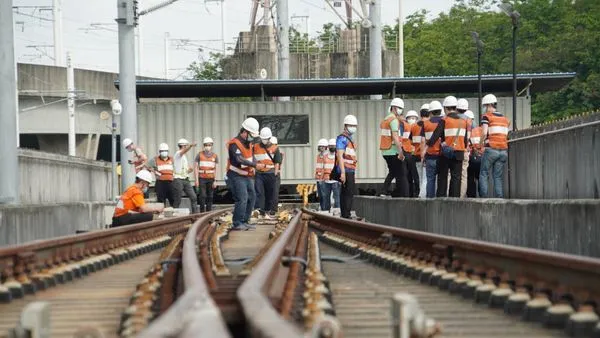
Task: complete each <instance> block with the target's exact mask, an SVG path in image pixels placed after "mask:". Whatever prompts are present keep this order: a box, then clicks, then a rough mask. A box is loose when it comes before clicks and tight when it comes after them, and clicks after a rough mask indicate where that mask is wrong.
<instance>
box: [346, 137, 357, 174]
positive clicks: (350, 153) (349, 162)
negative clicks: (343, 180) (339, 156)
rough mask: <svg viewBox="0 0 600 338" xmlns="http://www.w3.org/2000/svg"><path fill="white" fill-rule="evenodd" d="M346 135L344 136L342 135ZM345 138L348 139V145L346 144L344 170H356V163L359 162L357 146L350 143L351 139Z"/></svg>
mask: <svg viewBox="0 0 600 338" xmlns="http://www.w3.org/2000/svg"><path fill="white" fill-rule="evenodd" d="M342 135H344V134H342ZM344 137H347V138H348V144H346V149H344V156H343V158H344V168H345V169H351V170H356V163H357V162H358V161H357V157H356V148H355V145H353V143H352V142H354V141H352V142H350V138H349V137H348V136H346V135H344Z"/></svg>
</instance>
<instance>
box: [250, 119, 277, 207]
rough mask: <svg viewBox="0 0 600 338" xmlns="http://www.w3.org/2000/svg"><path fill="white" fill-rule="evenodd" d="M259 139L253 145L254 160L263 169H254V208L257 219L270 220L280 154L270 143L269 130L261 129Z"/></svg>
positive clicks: (275, 192) (271, 134)
mask: <svg viewBox="0 0 600 338" xmlns="http://www.w3.org/2000/svg"><path fill="white" fill-rule="evenodd" d="M259 137H260V143H256V144H254V149H253V151H254V159H255V160H256V162H257V163H262V164H264V167H263V168H261V169H256V183H255V190H256V203H255V208H258V212H259V216H258V217H259V218H264V219H271V216H272V215H271V211H272V210H273V209H274V205H273V204H274V203H275V195H276V194H277V193H278V191H276V190H275V189H276V188H277V175H279V164H280V163H281V153H280V152H279V148H278V147H277V146H276V145H274V144H272V143H271V137H273V132H272V131H271V128H269V127H264V128H262V129H261V130H260V133H259Z"/></svg>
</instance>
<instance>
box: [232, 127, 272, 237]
mask: <svg viewBox="0 0 600 338" xmlns="http://www.w3.org/2000/svg"><path fill="white" fill-rule="evenodd" d="M258 136H259V124H258V121H257V120H256V119H255V118H253V117H249V118H247V119H245V120H244V122H242V127H241V129H240V132H239V133H238V135H237V136H236V137H234V138H233V139H231V140H229V141H228V142H227V152H228V154H229V159H228V161H227V187H228V188H229V191H230V192H231V195H232V196H233V201H234V202H235V203H234V208H233V219H232V221H233V224H232V225H233V226H232V228H231V230H232V231H240V230H249V229H251V228H253V226H251V225H250V224H248V222H249V221H250V216H251V215H252V210H253V209H254V202H255V200H256V192H255V189H254V179H253V177H254V168H256V169H264V168H265V165H264V164H262V163H260V162H255V160H254V153H253V145H252V142H253V140H254V139H255V138H256V137H258Z"/></svg>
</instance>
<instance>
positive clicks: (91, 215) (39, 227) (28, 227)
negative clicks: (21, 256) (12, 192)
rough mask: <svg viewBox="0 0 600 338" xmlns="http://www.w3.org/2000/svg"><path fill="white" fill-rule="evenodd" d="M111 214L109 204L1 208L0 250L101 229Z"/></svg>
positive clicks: (93, 203)
mask: <svg viewBox="0 0 600 338" xmlns="http://www.w3.org/2000/svg"><path fill="white" fill-rule="evenodd" d="M113 211H114V204H113V203H110V202H80V203H60V204H48V205H19V206H0V246H3V245H10V244H20V243H24V242H29V241H34V240H41V239H48V238H52V237H58V236H65V235H73V234H75V232H76V231H77V230H97V229H101V228H104V227H105V225H107V224H110V223H111V222H112V214H113Z"/></svg>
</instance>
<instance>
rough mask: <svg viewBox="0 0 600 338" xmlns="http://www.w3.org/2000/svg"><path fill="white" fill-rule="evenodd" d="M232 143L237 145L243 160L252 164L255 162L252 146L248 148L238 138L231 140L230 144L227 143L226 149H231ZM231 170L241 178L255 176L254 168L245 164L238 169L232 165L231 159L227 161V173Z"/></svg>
mask: <svg viewBox="0 0 600 338" xmlns="http://www.w3.org/2000/svg"><path fill="white" fill-rule="evenodd" d="M232 143H235V145H236V146H237V147H238V149H239V150H240V152H241V153H242V158H243V159H245V160H246V161H248V162H252V161H253V160H254V159H253V157H252V146H249V147H246V146H245V145H244V144H243V143H242V142H240V140H239V139H238V138H237V137H235V138H233V139H231V140H229V142H227V144H226V145H225V148H226V149H229V146H230V145H231V144H232ZM229 170H231V171H233V172H234V173H236V174H238V175H241V176H254V168H252V167H249V166H247V165H243V164H242V165H241V166H240V167H239V168H238V167H236V166H234V165H232V164H231V160H230V159H227V171H229Z"/></svg>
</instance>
